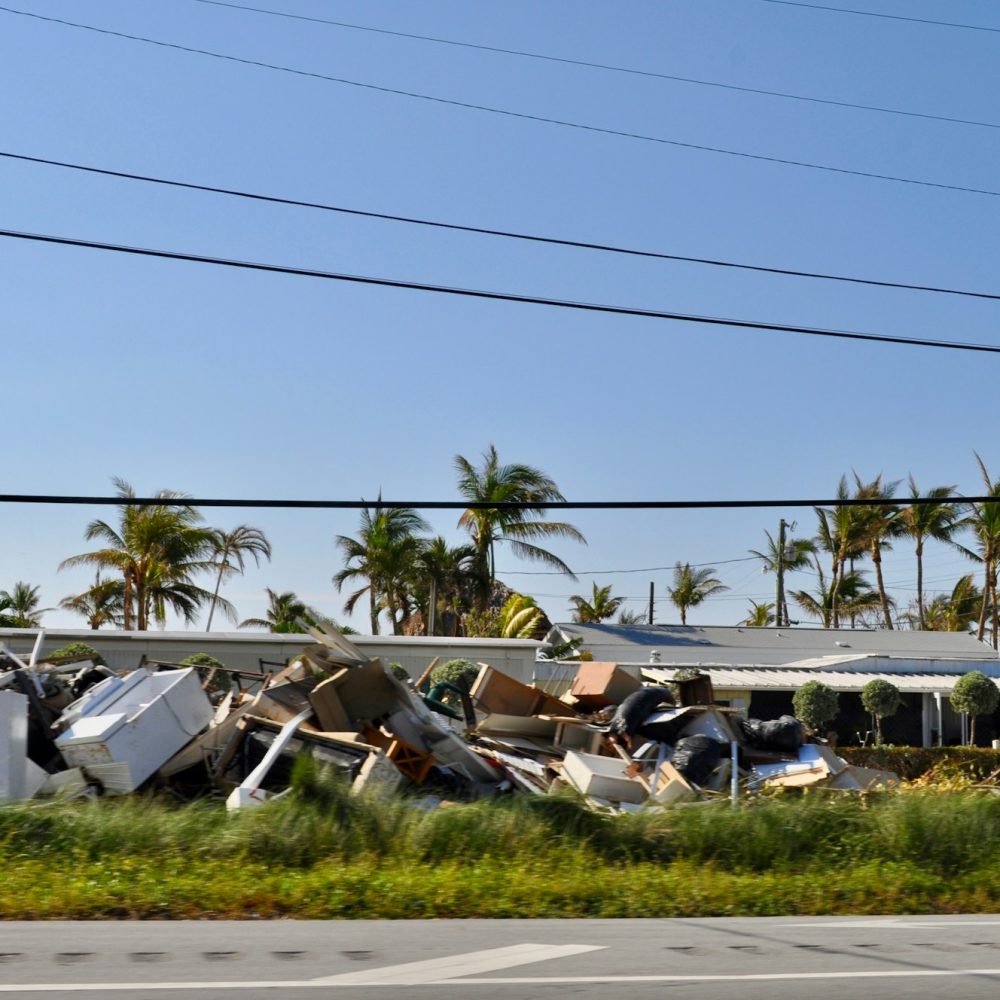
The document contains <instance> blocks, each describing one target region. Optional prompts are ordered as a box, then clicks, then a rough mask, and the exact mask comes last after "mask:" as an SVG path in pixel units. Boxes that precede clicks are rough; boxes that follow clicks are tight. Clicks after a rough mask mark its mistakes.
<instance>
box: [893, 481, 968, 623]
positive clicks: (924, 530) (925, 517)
mask: <svg viewBox="0 0 1000 1000" xmlns="http://www.w3.org/2000/svg"><path fill="white" fill-rule="evenodd" d="M909 482H910V497H911V499H913V500H920V499H926V500H938V501H941V502H940V503H919V504H918V503H912V504H910V505H909V506H907V507H903V508H901V509H900V511H899V524H900V525H901V527H902V530H903V533H904V534H906V535H907V536H908V537H910V538H912V539H913V542H914V551H915V553H916V557H917V627H918V628H926V627H927V624H926V618H925V616H924V542H925V541H926V540H927V539H928V538H931V539H933V540H934V541H936V542H945V543H948V542H951V540H952V538H954V536H955V532H956V531H957V530H958V528H959V527H960V522H961V511H960V509H959V505H958V504H956V503H954V502H946V501H945V500H944V498H945V497H949V496H951V495H952V494H953V493H954V491H955V489H956V487H954V486H935V487H933V489H930V490H928V491H927V493H926V494H921V492H920V489H919V488H918V487H917V483H916V481H915V480H914V478H913V474H912V473H910V478H909Z"/></svg>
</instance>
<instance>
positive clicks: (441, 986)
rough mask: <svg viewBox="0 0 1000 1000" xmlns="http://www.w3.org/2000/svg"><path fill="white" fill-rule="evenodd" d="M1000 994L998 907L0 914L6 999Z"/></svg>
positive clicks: (513, 999) (723, 999) (0, 969)
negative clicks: (162, 918)
mask: <svg viewBox="0 0 1000 1000" xmlns="http://www.w3.org/2000/svg"><path fill="white" fill-rule="evenodd" d="M67 993H78V994H79V993H84V994H89V995H90V996H93V997H95V1000H96V998H98V997H105V996H107V997H116V998H117V997H120V998H121V1000H139V998H145V997H156V998H158V1000H167V998H169V997H178V998H183V1000H194V998H195V997H198V998H202V997H207V998H211V1000H217V998H222V997H229V998H232V1000H253V998H257V997H262V998H263V997H266V998H270V1000H273V998H276V997H282V998H288V1000H300V998H301V1000H306V998H309V1000H318V998H321V997H334V996H335V997H337V998H338V1000H340V998H343V1000H354V998H359V1000H360V998H366V1000H373V998H380V997H386V998H393V997H407V998H418V1000H449V998H454V1000H466V998H469V997H472V998H483V1000H486V998H491V997H500V998H504V1000H521V998H529V997H531V998H534V997H549V996H551V997H557V996H558V997H563V996H573V997H584V998H587V997H595V998H596V997H600V998H602V1000H606V998H608V997H614V998H617V997H629V998H633V997H634V998H636V1000H639V998H647V997H663V996H665V995H672V996H680V997H684V998H710V997H711V998H720V1000H728V998H732V1000H757V998H760V1000H772V998H785V997H788V998H793V997H794V998H795V1000H801V998H802V997H803V996H808V997H810V1000H814V998H834V997H836V998H838V1000H844V998H850V997H864V998H866V1000H878V998H883V997H885V998H889V997H892V998H898V997H906V998H908V1000H909V998H922V997H928V998H929V997H934V998H940V997H941V996H942V995H943V994H946V995H947V996H948V997H949V1000H958V998H979V997H982V998H986V997H989V998H990V1000H995V998H996V997H997V996H998V995H1000V916H998V917H990V916H975V917H876V918H860V917H845V918H823V917H805V918H788V917H773V918H766V919H743V918H740V919H735V918H734V919H711V920H523V921H517V920H507V921H500V920H478V921H471V920H470V921H466V920H455V921H444V920H442V921H431V920H426V921H425V920H414V921H406V922H398V923H397V922H391V921H363V920H361V921H342V922H341V921H322V922H321V921H260V922H255V921H248V922H215V921H184V922H108V923H68V922H67V923H62V922H60V923H49V922H44V923H6V924H0V1000H7V998H8V997H10V998H15V997H34V998H40V997H52V998H53V1000H57V998H58V997H60V996H61V995H63V994H67Z"/></svg>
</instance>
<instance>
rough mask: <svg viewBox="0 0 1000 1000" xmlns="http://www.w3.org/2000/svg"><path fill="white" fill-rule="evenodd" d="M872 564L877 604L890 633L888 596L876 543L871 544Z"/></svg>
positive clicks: (890, 617)
mask: <svg viewBox="0 0 1000 1000" xmlns="http://www.w3.org/2000/svg"><path fill="white" fill-rule="evenodd" d="M872 562H873V563H874V564H875V583H876V585H877V586H878V599H879V603H880V604H881V605H882V619H883V620H884V621H885V627H886V628H887V629H889V630H890V631H892V613H891V612H890V610H889V595H888V594H886V592H885V581H884V580H883V579H882V547H881V546H880V545H879V544H878V542H877V541H876V542H873V543H872Z"/></svg>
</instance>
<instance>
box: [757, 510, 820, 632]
mask: <svg viewBox="0 0 1000 1000" xmlns="http://www.w3.org/2000/svg"><path fill="white" fill-rule="evenodd" d="M764 534H765V535H766V536H767V550H766V551H765V552H758V551H757V549H750V550H749V552H750V555H752V556H756V557H757V558H758V559H760V560H761V561H762V562H763V563H764V566H763V569H764V572H765V573H777V572H778V570H779V569H780V570H782V571H784V572H786V573H793V572H795V570H799V569H805V568H806V567H807V566H808V565H809V559H810V557H811V556H813V555H814V554H815V552H816V543H815V542H814V541H813V540H812V539H811V538H786V539H785V550H784V552H780V551H779V550H778V543H777V541H776V540H775V539H774V538H772V537H771V532H769V531H767V530H765V531H764ZM751 604H753V607H754V610H753V611H751V612H750V615H751V617H754V616H755V615H757V611H756V608H758V607H759V605H758V604H756V603H755V602H751ZM780 610H781V620H782V621H783V622H785V623H786V624H787V623H788V600H787V596H786V599H785V601H784V603H783V604H782V607H781V609H780ZM775 620H776V616H775V615H772V616H771V621H769V622H766V623H765V624H767V625H770V624H772V623H773V622H774V621H775ZM744 624H751V623H750V622H745V623H744Z"/></svg>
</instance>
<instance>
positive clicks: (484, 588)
mask: <svg viewBox="0 0 1000 1000" xmlns="http://www.w3.org/2000/svg"><path fill="white" fill-rule="evenodd" d="M482 459H483V461H482V465H480V466H478V467H477V466H475V465H473V464H472V463H471V462H470V461H469V460H468V459H467V458H465V457H463V456H462V455H456V456H455V471H456V472H457V473H458V492H459V493H460V494H461V495H462V497H463V499H465V500H467V501H470V502H472V503H476V504H491V503H496V504H503V503H519V504H525V505H527V506H525V507H519V508H515V509H510V508H507V507H501V506H497V507H478V506H477V507H470V508H469V509H468V510H466V511H465V512H463V514H462V516H461V517H460V518H459V520H458V526H459V527H460V528H464V529H465V530H466V531H467V532H468V533H469V536H470V538H471V539H472V544H473V546H474V547H475V550H476V554H475V575H476V580H477V595H476V610H477V611H482V610H483V609H484V608H485V606H486V602H487V600H488V595H489V584H490V583H491V582H492V581H493V580H494V579H495V577H496V552H495V550H496V546H497V545H499V544H506V545H508V546H510V549H511V551H512V552H513V553H514V555H515V556H517V557H519V558H522V559H533V560H535V561H537V562H542V563H544V564H546V565H548V566H551V567H553V569H557V570H560V571H561V572H563V573H565V574H566V575H567V576H568V577H570V579H572V580H575V579H576V577H575V576H574V575H573V572H572V571H571V570H570V568H569V566H567V565H566V563H565V562H563V560H562V559H560V558H559V557H558V556H557V555H554V554H553V553H551V552H549V551H548V550H547V549H543V548H541V547H540V546H539V545H537V544H535V543H536V542H538V541H540V540H543V539H548V538H569V539H572V540H574V541H577V542H583V543H584V544H586V539H585V538H584V537H583V535H582V534H581V533H580V531H579V530H578V529H577V528H575V527H573V525H572V524H566V523H564V522H561V521H547V520H546V517H547V516H548V515H547V513H546V510H545V508H544V507H542V506H538V505H540V504H543V503H550V502H553V501H561V500H565V499H566V498H565V497H564V496H563V495H562V493H560V492H559V488H558V487H557V486H556V483H555V481H554V480H553V479H551V478H550V477H549V476H547V475H546V474H545V473H544V472H542V471H541V470H540V469H536V468H534V467H533V466H531V465H521V464H510V465H505V464H501V462H500V458H499V456H498V454H497V450H496V446H495V445H492V444H491V445H490V446H489V447H488V448H487V449H486V451H485V452H484V453H483V456H482Z"/></svg>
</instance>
